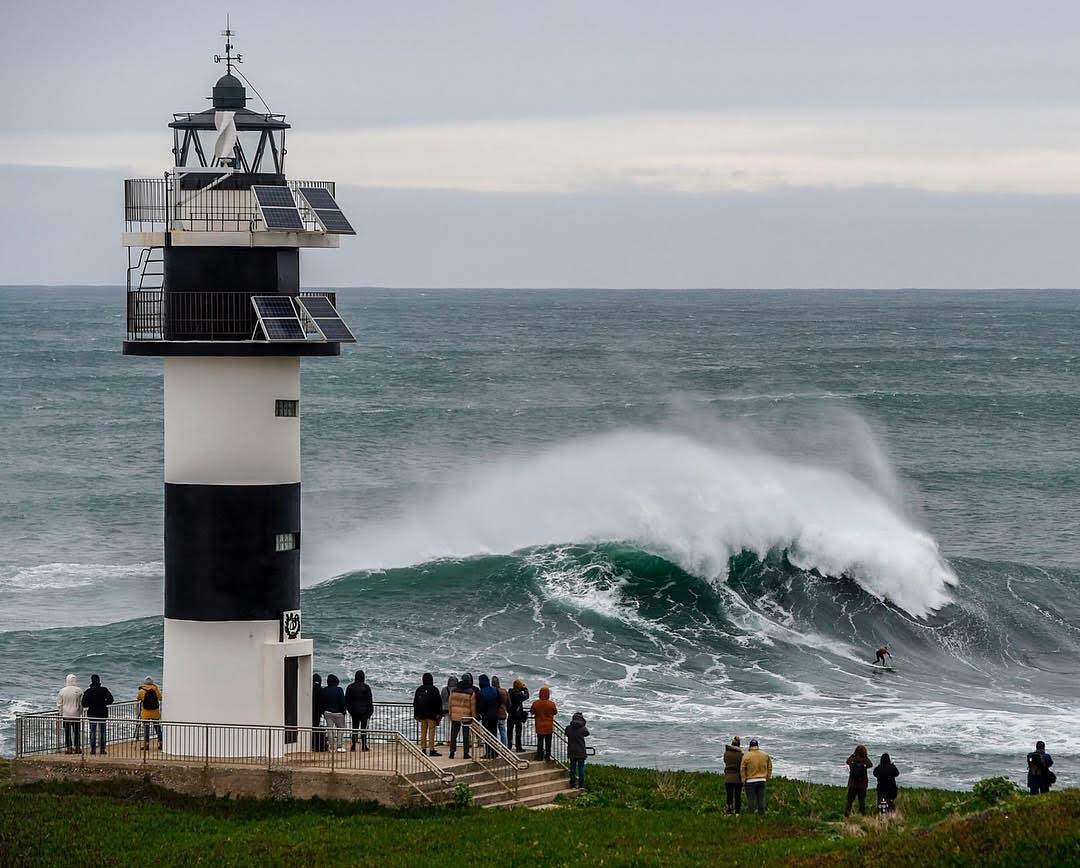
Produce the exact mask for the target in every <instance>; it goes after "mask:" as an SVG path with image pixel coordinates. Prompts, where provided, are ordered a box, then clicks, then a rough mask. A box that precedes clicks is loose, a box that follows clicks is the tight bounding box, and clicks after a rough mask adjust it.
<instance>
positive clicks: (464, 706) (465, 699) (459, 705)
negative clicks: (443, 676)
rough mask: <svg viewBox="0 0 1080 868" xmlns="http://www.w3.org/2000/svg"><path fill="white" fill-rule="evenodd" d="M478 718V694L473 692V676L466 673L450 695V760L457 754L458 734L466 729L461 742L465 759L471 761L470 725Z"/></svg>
mask: <svg viewBox="0 0 1080 868" xmlns="http://www.w3.org/2000/svg"><path fill="white" fill-rule="evenodd" d="M475 717H476V694H475V693H474V692H473V685H472V675H471V674H469V673H468V672H466V673H465V674H464V675H462V676H461V680H460V681H459V682H458V683H457V684H456V685H455V686H454V689H453V691H452V692H451V693H450V758H451V759H453V758H454V754H455V753H457V739H458V733H459V732H461V729H462V727H464V728H465V731H464V733H462V736H461V742H462V745H463V747H464V749H465V754H464V756H465V759H469V758H470V757H469V723H470V721H471V720H473V719H474V718H475Z"/></svg>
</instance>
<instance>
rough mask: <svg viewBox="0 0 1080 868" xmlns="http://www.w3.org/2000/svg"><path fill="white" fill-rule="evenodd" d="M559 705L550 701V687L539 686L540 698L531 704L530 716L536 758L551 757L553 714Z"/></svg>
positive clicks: (553, 728) (545, 758)
mask: <svg viewBox="0 0 1080 868" xmlns="http://www.w3.org/2000/svg"><path fill="white" fill-rule="evenodd" d="M558 713H559V707H558V706H557V705H556V704H555V703H554V702H552V701H551V688H550V687H541V688H540V698H539V699H538V700H536V702H534V703H533V704H532V716H533V720H534V721H535V725H536V758H537V759H538V760H549V759H551V734H552V733H553V732H554V731H555V715H557V714H558Z"/></svg>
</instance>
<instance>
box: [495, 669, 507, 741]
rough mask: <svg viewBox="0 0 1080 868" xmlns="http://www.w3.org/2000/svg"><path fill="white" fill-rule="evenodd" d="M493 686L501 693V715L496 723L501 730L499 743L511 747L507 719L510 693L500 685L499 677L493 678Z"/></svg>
mask: <svg viewBox="0 0 1080 868" xmlns="http://www.w3.org/2000/svg"><path fill="white" fill-rule="evenodd" d="M491 686H492V687H494V688H495V689H496V690H497V691H498V692H499V709H498V711H499V715H498V720H497V721H495V724H496V726H497V727H498V730H499V731H498V735H499V741H501V742H502V743H503V747H510V740H509V739H508V738H507V737H506V719H507V718H508V717H509V716H510V693H509V691H507V689H506V688H505V687H503V686H502V685H501V684H499V676H498V675H492V676H491Z"/></svg>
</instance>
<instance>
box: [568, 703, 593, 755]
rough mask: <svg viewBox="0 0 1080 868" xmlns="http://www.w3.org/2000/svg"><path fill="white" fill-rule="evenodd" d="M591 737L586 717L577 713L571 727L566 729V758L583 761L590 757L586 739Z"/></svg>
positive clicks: (571, 719) (571, 720)
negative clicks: (586, 747)
mask: <svg viewBox="0 0 1080 868" xmlns="http://www.w3.org/2000/svg"><path fill="white" fill-rule="evenodd" d="M588 737H589V730H588V727H586V725H585V715H583V714H582V713H581V712H580V711H578V712H575V713H574V716H573V717H571V718H570V725H569V726H568V727H566V758H567V759H572V760H583V759H585V757H587V756H588V755H589V752H588V751H587V750H586V749H585V739H587V738H588Z"/></svg>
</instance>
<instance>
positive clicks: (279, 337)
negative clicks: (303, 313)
mask: <svg viewBox="0 0 1080 868" xmlns="http://www.w3.org/2000/svg"><path fill="white" fill-rule="evenodd" d="M262 326H263V331H264V332H265V333H266V339H267V340H270V341H302V340H306V339H307V335H306V334H304V327H303V326H302V325H300V320H298V319H264V320H263V321H262Z"/></svg>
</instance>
